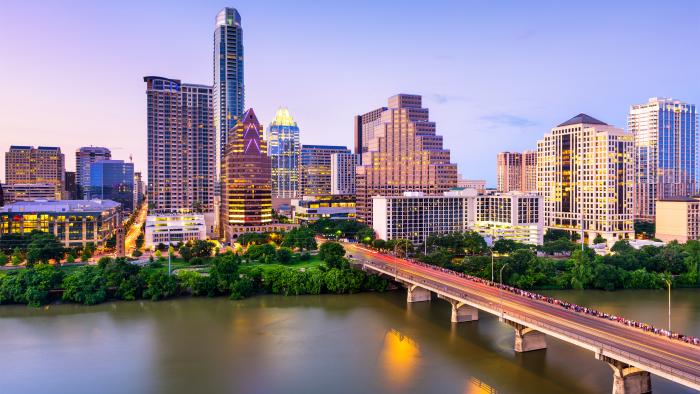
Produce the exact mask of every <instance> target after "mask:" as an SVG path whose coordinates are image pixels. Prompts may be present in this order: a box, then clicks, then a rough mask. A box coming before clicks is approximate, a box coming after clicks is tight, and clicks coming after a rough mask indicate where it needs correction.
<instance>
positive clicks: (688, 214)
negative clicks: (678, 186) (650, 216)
mask: <svg viewBox="0 0 700 394" xmlns="http://www.w3.org/2000/svg"><path fill="white" fill-rule="evenodd" d="M655 237H656V238H658V239H660V240H662V241H664V242H671V241H678V242H680V243H686V242H688V241H690V240H694V239H700V197H674V198H668V199H663V200H658V201H656V234H655Z"/></svg>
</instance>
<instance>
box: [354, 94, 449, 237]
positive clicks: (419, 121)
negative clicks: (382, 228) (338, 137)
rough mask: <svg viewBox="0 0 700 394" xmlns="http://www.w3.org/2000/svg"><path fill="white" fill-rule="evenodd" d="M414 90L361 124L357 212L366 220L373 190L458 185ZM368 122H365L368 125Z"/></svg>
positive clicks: (385, 192) (431, 191)
mask: <svg viewBox="0 0 700 394" xmlns="http://www.w3.org/2000/svg"><path fill="white" fill-rule="evenodd" d="M421 103H422V99H421V96H418V95H410V94H399V95H396V96H393V97H390V98H389V105H388V106H387V110H385V111H382V112H381V119H379V120H378V121H376V122H375V121H372V122H369V123H368V124H371V125H372V127H371V129H368V130H364V126H363V134H364V135H366V136H368V137H369V138H370V139H369V141H366V143H365V141H363V143H362V145H361V146H365V145H366V146H367V151H366V152H363V153H362V165H361V166H358V167H357V172H356V183H357V184H356V189H357V216H358V219H360V220H362V221H364V222H366V223H368V224H370V225H371V221H372V196H376V195H381V196H395V195H401V194H402V193H403V192H407V191H409V192H410V191H414V192H423V193H424V194H426V195H439V194H442V193H443V192H445V191H447V190H449V189H451V188H453V187H455V186H456V185H457V165H456V164H452V163H450V151H449V150H448V149H444V148H443V146H442V137H441V136H439V135H437V134H436V132H435V122H431V121H430V120H429V113H428V109H427V108H422V105H421ZM368 127H369V126H368Z"/></svg>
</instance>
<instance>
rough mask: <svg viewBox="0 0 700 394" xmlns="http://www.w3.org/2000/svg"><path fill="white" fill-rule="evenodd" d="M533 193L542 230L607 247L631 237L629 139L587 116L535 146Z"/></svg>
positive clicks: (553, 131) (572, 119)
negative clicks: (540, 202) (538, 199)
mask: <svg viewBox="0 0 700 394" xmlns="http://www.w3.org/2000/svg"><path fill="white" fill-rule="evenodd" d="M537 175H538V176H537V178H538V179H537V192H538V193H539V194H541V195H542V196H543V198H544V219H545V226H546V227H547V228H551V229H560V230H566V231H569V232H572V233H576V234H581V232H583V234H584V236H583V241H584V242H586V243H589V244H590V243H592V241H593V240H594V239H595V238H596V237H597V236H598V235H600V236H602V237H603V238H605V239H606V241H608V244H609V245H611V244H612V243H614V242H615V241H616V240H618V239H629V238H633V237H634V228H633V224H634V223H633V203H634V185H633V182H634V161H633V137H632V135H631V134H628V133H625V132H624V131H623V130H621V129H618V128H615V127H613V126H609V125H607V124H606V123H603V122H601V121H599V120H597V119H595V118H592V117H590V116H588V115H585V114H579V115H577V116H575V117H573V118H571V119H569V120H567V121H566V122H564V123H562V124H560V125H558V126H557V127H555V128H553V129H552V130H551V132H549V133H548V134H545V136H544V138H543V139H541V140H540V141H538V142H537Z"/></svg>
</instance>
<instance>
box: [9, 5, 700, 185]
mask: <svg viewBox="0 0 700 394" xmlns="http://www.w3.org/2000/svg"><path fill="white" fill-rule="evenodd" d="M163 4H164V3H160V2H154V3H149V4H146V5H136V4H129V3H127V4H119V5H115V4H110V5H101V6H99V7H98V6H94V5H91V4H89V3H82V2H76V3H72V4H69V5H63V4H60V5H59V3H53V4H39V3H22V4H20V3H19V2H16V3H13V2H10V3H6V4H4V5H3V6H2V7H1V8H2V11H3V12H0V22H1V23H0V33H2V34H3V35H4V36H8V37H18V38H17V40H12V41H10V40H8V41H7V42H3V43H2V47H0V51H2V53H3V54H4V55H6V58H7V62H5V63H4V65H3V70H2V71H4V72H2V73H0V82H2V83H3V86H6V88H7V89H8V90H9V91H12V92H14V93H13V94H12V95H6V96H4V97H3V98H0V105H3V107H4V108H7V109H8V110H7V113H8V114H9V116H6V117H3V119H0V130H3V133H0V148H1V149H2V150H3V151H6V150H7V149H8V148H9V146H10V145H32V144H34V145H43V146H60V147H61V149H62V151H64V152H73V151H75V150H76V149H77V148H78V147H80V146H89V145H95V146H106V147H108V148H110V149H111V150H112V151H113V156H114V157H118V158H121V159H126V158H128V156H130V155H133V157H134V163H135V167H136V168H137V169H138V170H142V171H145V169H146V148H145V141H146V116H145V110H144V108H143V105H142V99H143V82H142V80H141V77H142V76H143V75H167V76H172V77H173V78H178V79H181V80H186V81H192V82H193V83H198V84H204V85H211V84H212V83H213V81H212V71H213V70H212V64H211V51H212V40H213V25H214V16H215V15H216V13H217V12H218V11H220V10H221V9H222V8H223V7H235V8H236V9H237V10H238V11H239V12H240V14H241V15H242V18H243V26H244V28H245V29H246V34H245V47H246V52H245V54H246V59H245V61H246V80H245V85H246V104H247V105H246V107H255V108H257V109H259V113H260V118H261V119H271V118H272V117H273V114H274V112H275V110H276V109H277V108H278V107H279V106H280V105H284V106H287V107H288V108H289V109H290V111H291V112H292V113H294V114H295V118H296V120H297V121H298V122H299V125H300V127H301V128H303V133H302V135H301V142H302V143H303V144H342V145H346V146H352V145H353V140H352V139H353V116H355V115H357V114H359V113H365V112H367V111H369V110H371V109H372V108H374V104H375V103H377V102H382V101H383V100H384V99H385V98H386V97H388V96H390V95H393V94H396V93H399V92H403V93H415V94H421V95H422V96H423V97H424V101H425V106H426V107H429V108H430V109H431V114H432V116H431V117H432V118H433V119H434V120H435V121H436V122H437V123H438V124H439V125H440V129H441V134H442V135H443V136H444V138H445V146H446V147H448V148H449V149H451V151H452V156H453V162H455V163H456V164H458V166H459V171H460V173H462V174H463V175H464V176H465V177H466V178H470V179H474V178H483V179H486V180H487V181H488V184H489V185H490V186H495V173H494V171H493V169H492V168H491V167H485V166H480V165H479V163H482V162H492V161H493V157H494V156H495V154H496V153H497V152H499V151H502V150H513V151H522V150H526V149H534V145H535V141H536V140H537V139H538V138H540V137H541V136H542V134H544V133H546V132H547V131H548V130H549V128H550V127H551V125H552V124H557V122H558V121H560V119H563V118H566V116H567V115H569V114H571V113H579V112H586V113H594V114H596V115H597V116H599V117H600V118H603V119H606V120H607V121H608V122H609V123H610V124H611V125H614V126H616V127H619V128H624V129H626V124H627V119H626V117H627V113H628V110H629V106H630V105H633V104H635V103H640V102H645V101H646V100H647V99H648V98H649V97H655V96H659V97H672V98H674V99H678V100H682V101H684V102H688V103H693V104H696V103H698V102H700V97H699V95H700V82H698V78H693V77H692V75H694V74H693V72H694V70H697V69H698V65H699V64H700V57H699V56H698V55H697V54H696V52H693V51H690V52H687V51H685V53H689V54H690V56H683V57H673V56H669V57H667V58H664V59H663V64H664V66H665V67H668V69H673V70H675V71H674V72H673V73H655V74H653V75H652V76H651V77H649V75H648V73H647V72H646V69H645V68H644V67H635V66H636V65H637V64H638V63H639V62H640V61H642V60H644V61H645V62H648V58H647V57H646V55H644V54H643V53H642V52H639V54H638V55H636V54H635V53H636V52H632V53H630V51H629V49H628V48H634V46H635V45H638V44H639V42H640V41H641V40H642V38H643V39H644V45H645V46H646V45H651V46H662V47H663V48H665V51H668V52H669V53H672V52H679V51H683V49H682V48H683V47H684V44H683V42H684V41H685V40H668V39H667V38H666V37H665V35H662V34H650V33H649V26H654V29H655V30H656V31H669V30H672V31H674V36H680V37H692V36H694V35H695V36H697V34H696V33H697V32H698V27H697V24H694V23H691V22H692V20H691V19H692V18H693V17H694V15H697V13H698V12H697V11H699V10H700V5H698V4H695V3H691V2H687V3H681V2H678V3H674V4H671V5H665V6H664V8H665V9H667V10H668V13H667V16H666V17H664V18H663V19H662V18H657V13H656V11H655V8H654V4H653V3H639V2H637V3H635V7H629V6H628V5H625V4H615V5H605V6H603V5H602V3H601V5H600V6H599V7H591V8H585V9H578V8H576V15H578V16H580V18H581V19H582V20H585V19H587V18H593V19H594V20H595V21H596V29H595V31H591V30H590V29H585V28H580V29H568V26H569V22H568V15H569V14H570V13H571V12H572V10H573V7H575V5H548V6H547V7H545V6H544V5H539V6H538V5H527V7H528V8H534V9H533V10H531V11H538V12H528V15H529V16H530V17H529V18H519V17H518V15H519V13H520V12H521V11H523V8H522V7H526V5H519V4H511V5H502V6H501V9H498V8H493V7H492V8H490V9H482V8H481V7H482V6H480V5H464V4H439V5H437V6H435V7H433V8H435V9H432V8H431V12H430V13H425V12H424V11H423V10H422V9H421V8H422V7H400V8H399V7H391V4H390V3H388V2H387V3H381V4H377V5H376V6H373V9H375V10H379V11H381V10H386V9H391V10H392V15H391V16H390V17H388V18H377V19H376V20H374V19H371V18H365V21H364V23H365V24H366V28H365V29H363V31H359V32H358V31H355V30H352V29H351V27H352V23H351V22H350V21H347V22H346V21H345V20H344V19H343V18H342V16H343V15H344V14H346V13H348V12H353V11H354V10H355V9H357V8H358V7H360V8H362V7H365V6H367V7H369V4H368V3H367V4H363V3H361V4H359V5H353V6H350V5H338V4H333V5H330V4H328V5H326V4H314V5H311V4H310V3H301V4H299V5H294V6H292V5H288V4H284V3H279V4H277V5H276V6H275V7H276V8H277V9H278V11H279V12H275V13H272V14H270V13H269V12H267V9H266V8H267V7H260V6H255V5H254V3H252V2H246V1H240V2H235V3H221V2H207V3H205V4H203V5H201V6H200V5H198V6H191V7H184V6H172V7H164V6H163ZM156 10H157V11H158V13H159V14H160V15H162V18H159V19H157V20H153V19H152V18H149V17H148V16H147V15H148V14H149V12H148V11H154V12H155V11H156ZM134 11H139V12H134ZM101 15H110V16H112V18H111V19H110V23H112V24H113V25H112V28H111V29H98V28H97V25H96V23H97V21H99V20H101V19H100V18H99V16H101ZM126 15H128V16H129V18H120V16H126ZM319 15H324V16H327V17H326V18H319V17H318V16H319ZM565 16H567V17H566V18H565ZM412 18H413V19H415V18H419V19H420V20H421V23H423V24H425V25H430V26H432V28H431V29H430V31H427V32H424V33H421V35H419V36H412V37H413V39H412V40H407V41H406V42H405V43H399V44H398V45H397V46H395V47H393V48H391V49H386V48H384V49H383V46H382V45H377V46H376V48H370V49H367V48H366V46H367V43H368V42H370V41H368V40H370V39H372V38H376V37H381V32H382V31H386V29H387V28H390V29H391V28H392V27H394V28H397V29H399V30H398V31H399V32H401V33H402V34H415V33H413V32H412V30H408V29H409V28H408V27H406V25H404V23H403V22H404V21H405V20H409V19H412ZM437 18H440V21H441V22H442V23H440V24H438V23H436V22H437ZM29 19H41V20H42V22H43V23H44V27H43V28H49V29H53V30H55V31H62V32H63V36H62V37H61V38H63V39H61V40H51V41H50V42H49V41H46V40H45V37H44V36H43V35H42V34H40V33H37V32H34V31H32V30H26V29H25V24H24V23H23V22H22V21H26V20H29ZM623 19H624V21H625V23H624V24H620V21H621V20H623ZM169 20H181V21H185V20H187V21H190V22H191V23H188V24H187V26H186V27H183V28H182V29H178V30H174V31H172V32H171V33H170V34H168V35H164V34H163V33H162V32H163V31H164V30H163V28H164V27H166V25H167V21H169ZM159 21H163V22H159ZM127 24H128V28H127ZM291 26H293V27H294V28H290V27H291ZM310 26H312V27H310ZM103 30H111V31H103ZM319 30H321V31H322V32H323V33H324V34H319ZM42 31H45V30H42ZM116 32H118V35H117V33H116ZM351 32H352V33H353V34H354V36H353V37H355V38H356V39H355V40H350V41H351V42H347V41H348V40H347V39H346V38H347V36H348V34H350V33H351ZM87 33H89V34H87ZM555 33H556V34H555ZM484 35H488V36H489V38H490V40H489V41H488V42H484V41H483V40H481V39H480V37H482V36H484ZM320 36H323V37H320ZM142 37H156V38H157V39H158V42H159V43H160V44H163V45H172V46H175V45H178V48H179V49H178V51H173V53H165V52H164V51H155V50H153V49H152V45H151V42H150V40H148V39H143V38H142ZM280 37H284V39H283V40H282V42H280ZM438 37H439V38H440V40H436V38H438ZM339 40H342V41H343V42H347V45H348V47H347V48H343V50H342V51H341V50H340V49H336V48H335V47H334V46H332V45H331V44H332V43H335V42H338V41H339ZM676 41H679V42H676ZM409 42H410V43H411V44H417V45H422V47H423V49H422V51H423V56H421V57H420V59H419V60H417V61H415V62H411V63H412V64H408V63H406V65H405V66H404V67H401V69H400V70H396V69H395V59H396V58H400V57H401V56H404V54H405V53H406V52H405V51H406V50H408V48H409ZM98 44H99V45H98ZM427 44H430V45H427ZM359 48H363V50H365V51H366V53H367V54H369V55H371V56H372V57H373V59H375V60H374V61H373V63H372V65H373V67H371V68H366V67H363V68H358V67H356V65H357V62H358V61H357V60H356V59H357V57H355V55H354V54H353V49H359ZM29 51H31V53H30V52H29ZM572 51H573V52H577V53H590V54H595V55H596V57H597V58H599V59H600V58H602V59H610V61H602V62H596V63H595V64H592V63H590V62H580V64H572V63H571V62H566V63H564V62H563V61H562V60H557V59H561V58H562V57H563V56H566V55H569V54H570V53H572ZM35 53H37V54H42V56H50V57H51V58H52V59H53V61H55V62H56V64H55V65H54V67H53V68H52V69H51V70H49V69H46V68H41V69H37V67H39V66H38V65H40V64H42V63H41V62H40V60H41V59H42V58H41V57H35V56H37V55H34V54H35ZM182 53H187V54H188V56H186V57H183V56H180V54H182ZM273 53H274V56H276V57H287V58H290V59H292V58H294V57H299V58H302V57H305V56H307V57H308V55H310V54H318V53H324V54H325V55H326V56H323V57H319V58H318V61H315V62H299V64H294V62H286V63H285V67H284V69H281V68H280V67H278V66H276V64H278V63H277V62H274V61H273V60H274V58H272V57H270V56H271V55H270V54H273ZM88 54H89V56H88ZM123 59H131V60H129V61H124V62H122V60H123ZM115 64H119V65H120V67H116V66H115ZM563 64H566V67H563V66H562V65H563ZM360 70H364V71H360ZM425 70H430V72H427V71H425ZM484 70H488V72H484ZM107 74H108V75H109V76H110V77H109V79H106V77H105V75H107ZM106 80H108V81H109V84H108V86H109V88H107V89H104V92H100V91H98V90H95V89H89V88H88V87H92V86H95V85H97V84H98V83H100V82H101V83H102V84H104V83H105V82H104V81H106ZM45 86H51V89H45V88H44V89H45V91H44V94H41V95H34V94H32V96H31V100H29V97H28V96H27V97H26V98H27V100H23V99H22V98H23V97H24V95H27V94H29V93H28V92H37V91H40V89H41V88H42V87H45ZM590 86H596V87H599V88H602V87H606V88H607V89H608V94H606V95H605V96H604V97H603V96H595V97H594V96H593V95H592V94H591V93H590V90H589V89H587V88H589V87H590ZM370 87H371V89H370ZM309 91H313V92H314V94H312V95H309V94H308V92H309ZM73 92H82V93H81V94H77V93H73ZM85 92H88V93H85ZM533 92H534V93H535V94H534V95H533ZM30 102H31V103H32V104H31V105H29V104H28V103H30ZM36 108H40V109H41V111H42V113H43V116H45V117H48V118H50V119H51V120H52V122H51V123H42V122H27V121H26V119H31V118H32V117H31V116H30V115H29V114H30V113H32V111H34V110H35V109H36ZM319 108H322V109H323V110H321V111H319V110H318V109H319ZM76 120H82V121H76ZM47 124H50V126H47ZM95 125H100V129H99V130H95V129H94V127H95ZM329 130H330V131H329ZM465 137H466V138H469V141H470V144H463V141H464V138H465ZM504 141H505V142H504ZM66 164H67V165H66V169H67V170H69V171H70V170H74V168H73V165H74V163H73V162H72V160H67V163H66ZM2 171H3V172H4V169H3V170H2ZM0 177H1V178H2V179H3V180H4V179H5V174H4V173H2V174H0Z"/></svg>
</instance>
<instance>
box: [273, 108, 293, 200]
mask: <svg viewBox="0 0 700 394" xmlns="http://www.w3.org/2000/svg"><path fill="white" fill-rule="evenodd" d="M266 135H267V146H268V150H269V153H268V154H269V156H270V159H271V160H272V198H280V199H292V198H296V197H299V196H300V195H301V182H300V176H301V173H300V167H299V166H300V163H301V143H300V142H299V126H297V122H295V121H294V118H292V115H290V114H289V110H287V108H279V109H278V110H277V112H276V113H275V119H273V120H272V122H271V123H270V127H268V128H267V131H266Z"/></svg>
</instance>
